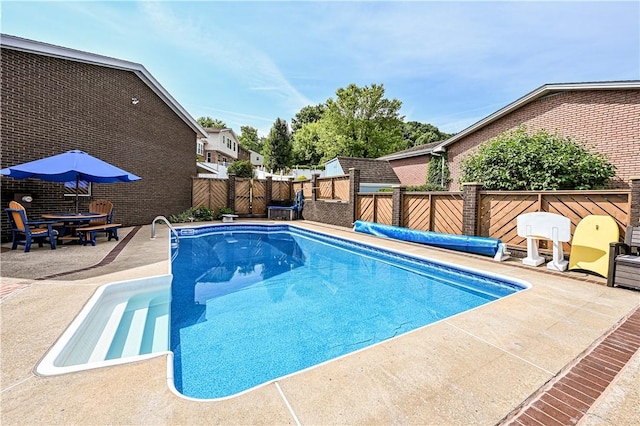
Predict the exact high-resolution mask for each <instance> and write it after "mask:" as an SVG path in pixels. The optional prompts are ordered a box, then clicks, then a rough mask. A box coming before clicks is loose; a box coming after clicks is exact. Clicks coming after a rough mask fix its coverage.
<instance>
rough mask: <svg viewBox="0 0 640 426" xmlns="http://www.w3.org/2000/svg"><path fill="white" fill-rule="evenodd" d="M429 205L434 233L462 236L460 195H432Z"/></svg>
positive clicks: (461, 203) (461, 202)
mask: <svg viewBox="0 0 640 426" xmlns="http://www.w3.org/2000/svg"><path fill="white" fill-rule="evenodd" d="M431 205H432V209H433V214H432V218H433V219H432V221H433V231H434V232H442V233H444V234H458V235H461V234H462V209H463V201H462V195H461V194H451V193H448V194H444V193H443V194H433V195H432V196H431Z"/></svg>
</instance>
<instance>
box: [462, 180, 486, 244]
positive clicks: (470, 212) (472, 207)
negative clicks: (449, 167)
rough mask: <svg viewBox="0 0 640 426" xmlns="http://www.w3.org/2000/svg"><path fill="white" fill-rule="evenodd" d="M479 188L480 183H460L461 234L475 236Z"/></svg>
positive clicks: (478, 208) (476, 231) (478, 207)
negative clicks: (461, 204)
mask: <svg viewBox="0 0 640 426" xmlns="http://www.w3.org/2000/svg"><path fill="white" fill-rule="evenodd" d="M481 189H482V184H481V183H476V182H469V183H463V184H462V203H463V206H462V235H469V236H475V235H477V233H478V217H479V216H480V211H479V210H480V190H481Z"/></svg>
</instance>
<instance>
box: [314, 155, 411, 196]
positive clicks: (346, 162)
mask: <svg viewBox="0 0 640 426" xmlns="http://www.w3.org/2000/svg"><path fill="white" fill-rule="evenodd" d="M349 169H358V170H360V189H359V191H360V192H376V191H378V190H379V189H380V188H391V187H392V186H393V185H400V179H398V176H397V175H396V174H395V172H394V171H393V169H392V168H391V165H390V164H389V162H388V161H385V160H375V159H371V158H352V157H336V158H334V159H333V160H329V161H327V162H326V163H325V165H324V170H325V177H331V176H340V175H346V174H349Z"/></svg>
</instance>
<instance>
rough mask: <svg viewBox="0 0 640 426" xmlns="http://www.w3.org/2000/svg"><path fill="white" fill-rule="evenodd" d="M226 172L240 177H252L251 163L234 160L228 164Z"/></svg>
mask: <svg viewBox="0 0 640 426" xmlns="http://www.w3.org/2000/svg"><path fill="white" fill-rule="evenodd" d="M227 173H229V174H230V175H236V176H237V177H240V178H252V177H253V173H254V171H253V166H252V165H251V161H248V160H242V161H234V162H233V163H231V164H229V168H228V169H227Z"/></svg>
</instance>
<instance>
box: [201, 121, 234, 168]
mask: <svg viewBox="0 0 640 426" xmlns="http://www.w3.org/2000/svg"><path fill="white" fill-rule="evenodd" d="M205 131H206V132H207V137H206V138H204V139H203V140H202V142H203V151H204V161H205V162H206V163H219V164H223V165H227V164H230V163H233V162H234V161H236V160H238V148H239V147H240V143H239V142H238V137H237V136H236V133H235V132H234V131H233V129H219V128H216V127H207V128H206V129H205Z"/></svg>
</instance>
